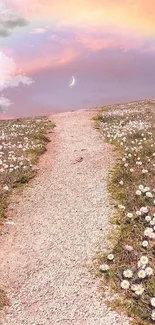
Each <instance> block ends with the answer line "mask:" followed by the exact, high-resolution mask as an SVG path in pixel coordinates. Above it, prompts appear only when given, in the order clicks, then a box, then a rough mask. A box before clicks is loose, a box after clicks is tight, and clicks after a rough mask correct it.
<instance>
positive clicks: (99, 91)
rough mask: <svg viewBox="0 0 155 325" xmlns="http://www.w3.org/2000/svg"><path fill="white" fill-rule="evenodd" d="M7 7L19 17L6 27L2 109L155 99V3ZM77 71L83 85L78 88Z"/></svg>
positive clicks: (0, 60)
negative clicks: (7, 105)
mask: <svg viewBox="0 0 155 325" xmlns="http://www.w3.org/2000/svg"><path fill="white" fill-rule="evenodd" d="M3 2H4V1H3ZM5 4H6V9H9V17H8V18H7V19H10V15H13V16H14V17H15V16H16V21H15V22H14V23H13V22H12V21H11V22H10V21H8V22H7V29H6V24H3V25H4V26H2V27H1V25H0V35H1V34H2V35H1V36H0V38H1V43H0V44H1V45H0V72H1V79H0V98H2V99H1V101H0V107H1V103H2V101H3V103H4V99H6V101H5V105H6V103H7V99H8V104H9V101H10V102H11V103H13V104H12V105H11V106H10V108H9V112H10V114H11V115H12V114H14V115H18V114H21V115H24V114H29V113H28V112H31V113H32V114H33V112H35V114H36V113H37V107H38V113H39V114H40V113H41V112H44V111H49V109H50V108H51V110H55V109H57V110H66V109H67V108H68V109H71V108H72V107H73V109H74V108H75V109H77V108H84V107H85V106H87V103H88V104H89V105H91V103H92V105H93V106H96V105H98V103H101V105H102V102H103V105H104V103H107V102H108V101H109V102H115V101H118V100H119V101H120V100H126V98H127V99H131V100H134V99H137V97H138V98H143V97H149V98H150V96H151V97H153V96H154V90H155V80H154V75H155V64H154V63H155V62H154V55H155V20H154V14H153V13H155V2H154V1H152V0H148V1H147V3H146V1H144V0H110V1H109V0H96V1H94V0H86V1H85V2H84V3H83V1H82V0H75V1H70V0H68V2H66V1H65V0H57V1H56V0H53V1H52V2H51V1H50V0H31V1H30V0H27V1H26V2H25V1H24V2H22V1H20V0H6V1H5ZM0 14H1V10H0ZM13 16H12V17H13ZM0 18H1V16H0ZM0 21H1V20H0ZM0 24H1V23H0ZM12 25H13V26H14V27H13V29H11V30H10V26H12ZM4 27H5V28H4ZM1 31H2V32H1ZM74 74H75V77H76V80H77V82H76V84H75V87H74V88H73V89H72V90H70V89H68V84H69V79H70V78H71V76H72V75H74ZM88 76H91V77H88ZM2 84H3V87H2ZM22 84H23V85H27V86H29V87H23V86H22ZM111 89H112V91H111ZM140 89H141V91H140ZM136 90H137V93H136ZM105 91H106V93H105ZM23 98H25V99H24V100H25V103H24V104H22V105H23V108H21V103H23ZM25 105H27V112H25V109H26V106H25ZM22 110H24V111H22Z"/></svg>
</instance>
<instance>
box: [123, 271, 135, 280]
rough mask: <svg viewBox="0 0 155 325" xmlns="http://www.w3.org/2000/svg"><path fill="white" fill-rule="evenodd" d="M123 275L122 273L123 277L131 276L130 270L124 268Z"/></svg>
mask: <svg viewBox="0 0 155 325" xmlns="http://www.w3.org/2000/svg"><path fill="white" fill-rule="evenodd" d="M123 275H124V277H125V278H129V279H130V278H132V277H133V272H132V271H131V270H129V269H128V270H125V271H124V272H123Z"/></svg>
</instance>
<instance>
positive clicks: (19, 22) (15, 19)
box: [0, 2, 28, 37]
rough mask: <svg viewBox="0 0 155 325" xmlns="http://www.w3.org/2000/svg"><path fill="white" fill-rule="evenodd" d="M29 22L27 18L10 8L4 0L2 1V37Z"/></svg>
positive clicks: (0, 3) (0, 25)
mask: <svg viewBox="0 0 155 325" xmlns="http://www.w3.org/2000/svg"><path fill="white" fill-rule="evenodd" d="M27 24H28V22H27V20H26V19H25V18H23V17H21V16H19V15H17V14H16V13H14V12H13V11H11V10H8V9H7V8H6V7H5V5H4V2H0V37H7V36H9V35H10V34H11V31H12V29H14V28H16V27H23V26H25V25H27Z"/></svg>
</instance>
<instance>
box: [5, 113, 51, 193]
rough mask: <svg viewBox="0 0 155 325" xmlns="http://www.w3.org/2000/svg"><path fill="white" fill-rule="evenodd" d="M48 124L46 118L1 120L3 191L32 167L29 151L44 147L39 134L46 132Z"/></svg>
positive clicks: (6, 190) (7, 189)
mask: <svg viewBox="0 0 155 325" xmlns="http://www.w3.org/2000/svg"><path fill="white" fill-rule="evenodd" d="M48 124H49V122H48V121H47V119H46V118H39V119H37V118H28V119H17V120H5V121H3V120H2V121H0V178H1V185H2V187H1V193H3V192H8V191H9V190H10V188H11V181H10V179H13V178H15V177H16V175H18V174H19V173H23V172H24V171H28V170H30V169H31V167H32V163H31V159H30V158H29V156H28V154H27V153H28V152H33V151H39V150H40V149H42V147H43V143H42V141H40V139H39V137H37V135H38V134H41V132H44V130H45V129H46V127H47V126H48Z"/></svg>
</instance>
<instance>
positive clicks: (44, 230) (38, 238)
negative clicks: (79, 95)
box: [0, 110, 128, 325]
mask: <svg viewBox="0 0 155 325" xmlns="http://www.w3.org/2000/svg"><path fill="white" fill-rule="evenodd" d="M93 113H94V112H91V111H89V110H80V111H76V112H68V113H61V114H57V115H54V116H52V119H53V120H54V121H55V122H56V125H57V127H56V128H55V131H54V133H53V134H51V139H52V141H51V143H50V144H49V145H48V151H47V153H46V154H45V155H44V157H43V158H42V159H41V161H40V164H39V166H40V168H41V170H40V172H39V174H38V176H37V177H36V178H35V179H34V180H33V181H32V183H31V184H32V185H31V186H30V187H28V188H27V189H25V191H24V194H23V195H22V197H21V198H20V202H19V204H18V208H17V209H15V211H16V213H14V217H13V222H14V224H12V225H11V224H10V225H9V224H6V225H5V226H4V234H3V235H2V237H1V240H0V247H1V249H0V250H1V252H0V253H1V255H2V262H1V268H0V287H4V288H5V289H6V290H7V292H8V297H9V299H10V302H11V305H10V307H9V308H6V310H5V316H4V312H3V314H2V315H1V318H2V324H4V325H25V324H27V325H31V324H33V325H55V324H59V325H105V324H106V325H115V324H120V325H127V324H128V320H127V319H126V318H125V317H122V316H119V315H118V314H117V313H115V312H112V311H110V310H109V309H108V308H107V307H106V305H105V304H104V301H103V299H102V297H101V293H100V292H99V289H98V280H97V279H95V278H93V276H92V275H91V273H90V272H89V270H88V267H89V265H90V264H91V262H92V258H93V257H94V255H95V254H96V252H97V251H98V250H100V249H105V247H106V245H107V243H106V234H107V232H108V227H109V225H108V219H109V217H110V215H111V208H110V206H109V203H108V197H107V189H106V177H107V172H108V169H109V168H112V166H113V163H114V161H113V158H112V156H113V155H114V153H113V152H112V150H111V147H110V146H109V145H108V144H105V143H104V142H103V140H102V139H101V135H100V134H99V133H98V132H97V131H96V130H95V129H93V127H92V123H93V122H92V121H91V120H90V117H91V116H92V114H93ZM2 253H3V254H2Z"/></svg>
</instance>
